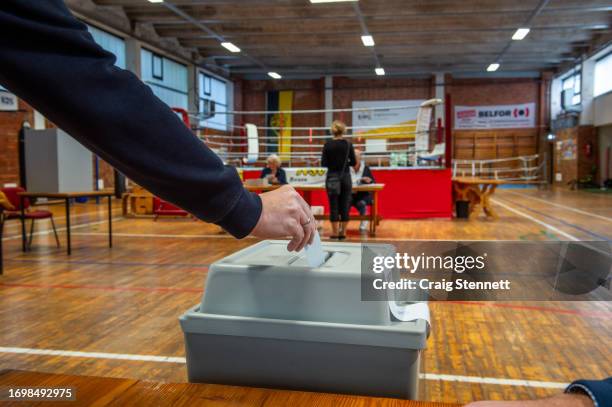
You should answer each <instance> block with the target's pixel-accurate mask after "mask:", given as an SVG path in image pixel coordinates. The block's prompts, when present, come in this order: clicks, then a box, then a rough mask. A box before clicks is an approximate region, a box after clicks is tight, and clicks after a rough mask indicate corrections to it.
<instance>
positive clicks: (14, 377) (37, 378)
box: [0, 370, 459, 407]
mask: <svg viewBox="0 0 612 407" xmlns="http://www.w3.org/2000/svg"><path fill="white" fill-rule="evenodd" d="M16 387H44V388H52V387H56V388H60V387H61V388H66V387H71V388H73V389H74V393H75V396H76V400H75V401H71V402H66V401H64V402H50V401H40V402H34V401H30V402H28V403H27V405H28V406H45V407H46V406H54V405H57V406H75V407H76V406H92V405H95V406H97V407H103V406H111V405H112V406H176V405H181V406H209V405H214V406H217V407H223V406H227V407H235V406H263V405H265V406H266V407H285V406H296V407H300V406H304V407H311V406H326V407H327V406H329V407H333V406H343V407H368V406H372V407H374V406H376V407H458V406H459V405H458V404H441V403H428V402H420V401H411V400H398V399H390V398H378V397H362V396H350V395H341V394H330V393H309V392H303V391H290V390H273V389H262V388H255V387H239V386H224V385H217V384H194V383H156V382H146V381H140V380H135V379H115V378H110V377H92V376H71V375H64V374H51V373H38V372H26V371H19V370H4V371H1V372H0V389H1V390H0V392H2V394H0V397H6V395H7V393H8V389H9V388H16ZM4 403H7V402H4ZM2 405H24V403H23V402H17V401H16V402H14V403H10V402H9V403H7V404H2Z"/></svg>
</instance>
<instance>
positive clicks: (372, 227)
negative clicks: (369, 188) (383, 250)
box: [370, 191, 378, 236]
mask: <svg viewBox="0 0 612 407" xmlns="http://www.w3.org/2000/svg"><path fill="white" fill-rule="evenodd" d="M370 211H371V213H370V235H372V236H376V223H377V222H378V191H374V193H373V194H372V208H371V209H370Z"/></svg>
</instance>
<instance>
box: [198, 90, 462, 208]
mask: <svg viewBox="0 0 612 407" xmlns="http://www.w3.org/2000/svg"><path fill="white" fill-rule="evenodd" d="M395 109H404V110H405V111H407V110H408V109H415V114H416V120H415V121H414V122H411V123H401V124H389V125H387V126H364V125H361V126H360V125H353V124H352V123H351V124H349V125H348V126H347V135H346V138H347V139H349V140H350V141H351V142H352V143H353V145H354V146H355V148H356V149H360V150H361V151H362V158H363V159H364V160H365V162H366V164H367V165H369V166H370V169H371V170H372V173H373V176H374V178H375V180H376V182H377V183H381V184H385V187H384V189H383V190H381V191H380V192H379V204H378V205H379V207H378V213H379V215H380V216H381V217H382V218H387V219H419V218H450V217H451V216H452V181H451V180H452V170H451V168H450V165H451V157H450V154H451V152H450V144H451V131H450V128H451V127H450V118H451V117H452V115H451V111H450V97H449V96H448V95H447V99H446V104H442V101H441V100H439V99H431V100H427V101H421V102H420V103H419V104H418V105H411V106H401V105H399V106H390V107H376V106H374V107H365V108H350V109H328V110H324V109H316V110H290V111H288V110H284V111H283V110H278V111H269V110H268V111H227V112H219V111H215V112H214V115H229V116H228V117H230V118H231V119H230V120H228V122H229V123H230V124H229V125H228V131H226V132H220V131H216V130H212V129H210V128H209V127H207V125H206V124H207V120H208V119H209V118H210V117H212V116H211V115H210V114H209V115H203V114H197V115H190V118H191V122H192V123H194V124H195V125H192V126H191V128H192V129H193V130H194V133H195V134H196V135H197V136H198V137H199V138H200V139H201V140H202V141H203V142H204V143H206V145H207V146H208V147H210V148H211V149H212V150H213V151H215V152H216V153H217V154H218V155H219V157H220V158H221V159H222V160H223V161H224V162H225V163H226V164H228V165H234V166H236V167H237V168H238V170H239V172H240V173H241V176H242V177H243V180H248V179H254V178H259V177H260V173H261V170H262V168H263V167H264V166H265V163H266V158H267V156H268V155H270V154H277V155H279V156H280V157H281V159H282V160H283V168H285V169H286V170H287V169H292V168H299V169H304V170H305V171H315V172H317V171H318V172H319V174H321V170H323V169H322V168H321V167H320V158H321V151H322V147H323V144H324V143H325V141H326V140H328V139H330V138H331V136H330V135H329V134H328V128H329V126H326V125H324V123H323V121H324V119H323V117H324V116H325V114H326V113H327V114H329V113H331V114H332V116H334V118H335V119H346V117H347V116H348V115H349V114H353V116H354V115H355V114H356V113H359V114H375V113H377V114H381V115H382V114H385V113H386V112H390V111H393V110H395ZM435 109H444V111H445V113H446V115H445V116H446V123H443V121H442V119H437V120H435V119H434V113H435ZM373 112H374V113H373ZM270 116H273V119H272V120H271V119H270ZM309 117H310V118H312V120H311V121H312V122H313V124H318V125H313V126H290V125H291V124H293V123H296V122H302V123H303V122H305V121H307V118H309ZM292 119H293V120H292ZM247 120H248V121H247ZM377 144H378V146H377ZM383 144H384V148H381V147H380V145H383ZM287 145H288V147H287ZM372 146H374V148H372ZM313 182H319V183H321V182H322V179H318V180H317V181H313ZM289 183H290V184H291V181H290V182H289ZM300 183H303V182H300ZM308 195H309V196H308V198H309V200H310V204H311V205H313V206H322V207H324V210H325V213H328V210H329V208H328V200H327V196H326V193H325V191H324V190H313V191H310V192H309V194H308ZM353 211H354V209H353ZM355 213H356V212H352V214H355Z"/></svg>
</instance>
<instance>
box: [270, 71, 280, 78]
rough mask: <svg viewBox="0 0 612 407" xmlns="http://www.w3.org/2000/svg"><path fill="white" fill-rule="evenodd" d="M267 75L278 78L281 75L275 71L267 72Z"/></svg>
mask: <svg viewBox="0 0 612 407" xmlns="http://www.w3.org/2000/svg"><path fill="white" fill-rule="evenodd" d="M268 76H269V77H271V78H274V79H280V78H282V76H280V75H279V74H278V73H276V72H268Z"/></svg>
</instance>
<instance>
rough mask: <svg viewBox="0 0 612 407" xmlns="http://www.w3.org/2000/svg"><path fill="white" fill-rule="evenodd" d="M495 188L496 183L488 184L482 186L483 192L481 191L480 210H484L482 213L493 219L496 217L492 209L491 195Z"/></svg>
mask: <svg viewBox="0 0 612 407" xmlns="http://www.w3.org/2000/svg"><path fill="white" fill-rule="evenodd" d="M496 188H497V185H496V184H488V185H486V184H485V186H484V187H483V193H482V210H483V211H484V213H485V214H486V215H487V216H488V217H490V218H493V219H498V216H497V213H496V212H495V210H494V209H493V206H492V205H491V196H492V195H493V193H494V192H495V189H496Z"/></svg>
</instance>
